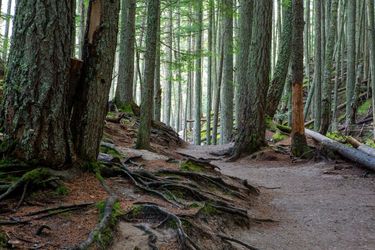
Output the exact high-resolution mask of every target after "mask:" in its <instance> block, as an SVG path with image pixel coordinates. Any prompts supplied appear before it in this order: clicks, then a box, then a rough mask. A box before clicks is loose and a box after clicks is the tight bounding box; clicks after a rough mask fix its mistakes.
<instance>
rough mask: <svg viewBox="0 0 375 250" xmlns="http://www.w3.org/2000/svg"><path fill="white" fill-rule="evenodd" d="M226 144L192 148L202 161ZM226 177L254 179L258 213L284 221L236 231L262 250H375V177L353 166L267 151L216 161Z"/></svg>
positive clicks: (252, 181)
mask: <svg viewBox="0 0 375 250" xmlns="http://www.w3.org/2000/svg"><path fill="white" fill-rule="evenodd" d="M229 147H230V145H226V146H204V147H197V146H189V147H187V148H185V149H180V150H179V151H180V152H182V153H185V154H189V155H193V156H195V157H200V158H213V156H212V155H211V153H212V152H220V151H222V150H225V149H228V148H229ZM212 163H213V164H215V165H217V166H219V167H220V168H221V172H222V173H223V174H226V175H230V176H235V177H239V178H243V179H246V180H248V182H249V183H250V184H252V185H255V186H258V187H259V188H260V191H261V195H260V197H259V199H260V200H261V201H260V202H258V203H257V205H258V206H259V207H258V210H259V211H263V212H264V216H265V217H270V218H272V219H274V220H276V221H278V223H271V224H270V223H267V224H259V225H257V226H255V227H251V228H250V229H249V230H240V231H236V232H233V237H235V238H238V239H241V240H242V241H244V242H247V243H248V244H250V245H252V246H255V247H257V248H259V249H296V250H297V249H298V250H299V249H340V250H341V249H345V250H346V249H348V250H351V249H353V250H357V249H375V175H374V174H373V173H368V172H367V171H366V170H363V169H361V168H359V167H357V166H355V165H353V164H350V163H346V162H343V161H339V162H314V161H301V160H298V161H295V159H291V158H290V157H289V156H288V155H283V154H276V153H274V152H272V151H270V150H268V151H267V150H266V151H265V153H264V154H263V155H261V156H260V157H257V159H252V158H251V157H247V158H243V159H241V160H240V161H238V162H234V163H232V162H226V161H225V160H222V159H216V160H215V161H213V162H212Z"/></svg>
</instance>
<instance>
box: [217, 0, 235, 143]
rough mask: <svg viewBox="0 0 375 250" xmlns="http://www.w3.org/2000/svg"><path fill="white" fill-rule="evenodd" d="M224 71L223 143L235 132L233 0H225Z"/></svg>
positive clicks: (222, 86) (222, 88) (222, 96)
mask: <svg viewBox="0 0 375 250" xmlns="http://www.w3.org/2000/svg"><path fill="white" fill-rule="evenodd" d="M223 16H224V25H223V27H224V37H223V39H224V40H223V43H224V45H223V46H224V71H223V83H222V85H221V93H222V95H221V120H220V121H221V137H220V138H221V143H222V144H226V143H229V142H230V141H231V139H232V132H233V97H234V94H233V0H224V1H223Z"/></svg>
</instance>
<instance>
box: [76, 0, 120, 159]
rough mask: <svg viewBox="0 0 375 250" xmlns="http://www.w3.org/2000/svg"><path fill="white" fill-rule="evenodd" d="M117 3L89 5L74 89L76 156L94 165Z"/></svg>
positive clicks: (113, 50)
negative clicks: (81, 64)
mask: <svg viewBox="0 0 375 250" xmlns="http://www.w3.org/2000/svg"><path fill="white" fill-rule="evenodd" d="M119 7H120V4H119V1H118V0H113V1H107V0H96V1H91V2H90V5H89V15H88V28H87V32H86V36H85V45H84V55H83V61H84V64H83V69H82V76H83V77H82V79H81V82H80V84H79V85H78V87H77V95H76V98H75V104H74V112H73V118H72V119H73V122H72V126H71V128H72V133H73V142H74V145H75V146H76V151H77V156H78V157H79V158H80V159H84V160H88V161H95V160H96V158H97V156H98V153H99V145H100V140H101V138H102V135H103V128H104V119H105V116H106V114H107V105H108V99H109V91H110V88H111V83H112V73H113V67H114V62H115V53H116V44H117V31H118V17H119Z"/></svg>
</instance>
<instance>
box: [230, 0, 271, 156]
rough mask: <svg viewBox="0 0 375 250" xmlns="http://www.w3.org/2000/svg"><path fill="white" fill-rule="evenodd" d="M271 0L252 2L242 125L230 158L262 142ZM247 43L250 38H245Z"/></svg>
mask: <svg viewBox="0 0 375 250" xmlns="http://www.w3.org/2000/svg"><path fill="white" fill-rule="evenodd" d="M272 2H273V1H272V0H263V1H254V13H257V14H256V15H254V17H253V18H254V20H253V30H252V41H251V50H250V51H251V52H250V56H249V59H250V60H251V61H250V65H249V70H248V72H247V74H248V81H247V83H248V85H247V87H246V91H244V93H243V94H244V96H245V97H244V98H243V102H242V103H241V108H240V110H241V112H243V113H242V115H241V116H240V117H241V118H242V119H243V121H244V122H241V123H240V125H241V124H246V126H240V127H239V128H238V130H239V131H238V135H237V138H236V141H235V146H234V149H233V152H232V159H236V158H238V157H240V156H241V155H242V154H244V153H253V152H255V151H257V150H259V149H260V147H262V146H263V145H265V143H266V142H265V132H266V127H265V108H266V97H267V91H268V84H269V74H270V70H271V61H270V56H271V42H272V41H271V40H272ZM249 42H250V41H249Z"/></svg>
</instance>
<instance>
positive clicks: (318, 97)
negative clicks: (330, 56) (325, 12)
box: [314, 0, 322, 130]
mask: <svg viewBox="0 0 375 250" xmlns="http://www.w3.org/2000/svg"><path fill="white" fill-rule="evenodd" d="M321 10H322V4H321V0H315V56H314V85H315V88H314V94H315V95H314V96H315V99H314V101H315V105H314V117H315V121H314V129H315V130H318V129H319V128H320V118H321V110H322V104H321V103H322V42H321V39H322V36H321V34H322V28H321V22H322V19H321V18H322V15H321V14H322V12H321Z"/></svg>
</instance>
